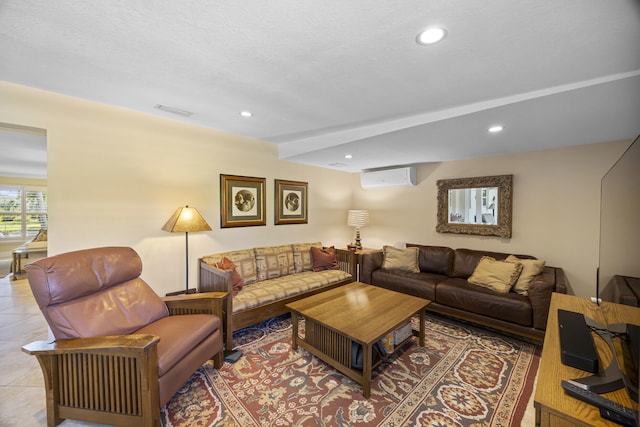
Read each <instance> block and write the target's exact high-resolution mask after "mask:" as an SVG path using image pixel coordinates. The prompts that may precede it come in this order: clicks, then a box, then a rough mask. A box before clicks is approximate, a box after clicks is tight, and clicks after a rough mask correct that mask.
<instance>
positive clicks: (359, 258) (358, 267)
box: [346, 248, 380, 282]
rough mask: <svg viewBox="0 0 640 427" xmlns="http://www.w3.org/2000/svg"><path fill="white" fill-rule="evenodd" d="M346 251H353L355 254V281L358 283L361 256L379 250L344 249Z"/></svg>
mask: <svg viewBox="0 0 640 427" xmlns="http://www.w3.org/2000/svg"><path fill="white" fill-rule="evenodd" d="M346 250H349V251H353V252H355V254H356V281H357V282H359V281H360V263H361V261H362V255H364V254H366V253H369V252H375V251H379V250H380V249H371V248H362V249H349V248H346Z"/></svg>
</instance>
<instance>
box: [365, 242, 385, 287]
mask: <svg viewBox="0 0 640 427" xmlns="http://www.w3.org/2000/svg"><path fill="white" fill-rule="evenodd" d="M383 259H384V256H383V253H382V250H379V251H373V252H367V253H365V254H362V255H361V258H360V281H361V282H363V283H368V284H372V283H371V280H372V279H371V275H372V274H373V272H374V271H375V270H377V269H379V268H381V267H382V261H383Z"/></svg>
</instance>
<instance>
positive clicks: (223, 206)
mask: <svg viewBox="0 0 640 427" xmlns="http://www.w3.org/2000/svg"><path fill="white" fill-rule="evenodd" d="M265 184H266V180H265V178H253V177H249V176H235V175H222V174H220V227H222V228H227V227H247V226H252V225H267V220H266V218H265V206H266V201H265V198H264V189H265Z"/></svg>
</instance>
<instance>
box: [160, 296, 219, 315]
mask: <svg viewBox="0 0 640 427" xmlns="http://www.w3.org/2000/svg"><path fill="white" fill-rule="evenodd" d="M228 295H229V294H228V293H227V292H203V293H196V294H187V295H175V296H169V297H164V298H163V301H164V303H165V304H166V305H167V308H168V309H169V315H171V316H175V315H183V314H215V315H216V316H218V317H219V318H220V319H222V314H223V308H224V304H225V302H226V299H227V297H228Z"/></svg>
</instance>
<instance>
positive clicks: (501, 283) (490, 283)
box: [467, 256, 522, 294]
mask: <svg viewBox="0 0 640 427" xmlns="http://www.w3.org/2000/svg"><path fill="white" fill-rule="evenodd" d="M521 272H522V264H520V263H519V262H509V261H496V260H495V258H492V257H488V256H483V257H482V258H480V262H479V263H478V265H477V266H476V268H475V270H473V274H472V275H471V277H469V279H467V280H468V281H469V283H473V284H474V285H478V286H481V287H483V288H488V289H491V290H492V291H495V292H499V293H501V294H506V293H509V291H510V290H511V287H512V286H513V284H514V283H516V280H518V277H519V276H520V273H521Z"/></svg>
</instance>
